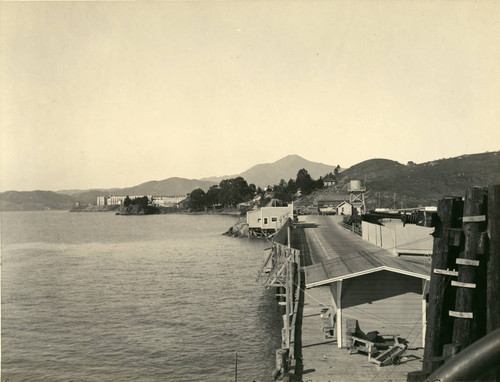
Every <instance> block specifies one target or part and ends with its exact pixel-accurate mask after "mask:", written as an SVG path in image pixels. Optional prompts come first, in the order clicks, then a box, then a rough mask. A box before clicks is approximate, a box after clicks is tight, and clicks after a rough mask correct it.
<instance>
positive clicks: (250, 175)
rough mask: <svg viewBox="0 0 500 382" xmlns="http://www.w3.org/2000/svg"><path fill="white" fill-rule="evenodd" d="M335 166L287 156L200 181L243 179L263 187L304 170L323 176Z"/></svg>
mask: <svg viewBox="0 0 500 382" xmlns="http://www.w3.org/2000/svg"><path fill="white" fill-rule="evenodd" d="M335 167H337V166H330V165H326V164H323V163H318V162H311V161H308V160H307V159H304V158H302V157H300V156H298V155H288V156H286V157H284V158H281V159H280V160H277V161H276V162H273V163H263V164H258V165H255V166H253V167H251V168H249V169H248V170H246V171H244V172H242V173H240V174H236V175H231V176H223V177H211V178H203V179H202V180H210V181H214V182H217V183H220V181H221V180H223V179H229V178H235V177H237V176H241V177H243V179H245V180H246V181H247V182H248V183H249V184H250V183H253V184H255V185H256V186H260V187H265V186H268V185H274V184H278V183H279V182H280V180H281V179H285V180H286V181H288V180H289V179H295V178H296V177H297V172H298V171H299V170H300V169H302V168H305V169H306V170H307V171H308V172H309V174H310V175H311V176H312V177H313V178H314V179H316V178H319V177H320V176H324V175H326V174H328V173H329V172H333V171H334V170H335Z"/></svg>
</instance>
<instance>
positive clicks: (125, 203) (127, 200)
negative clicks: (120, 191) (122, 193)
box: [123, 195, 132, 207]
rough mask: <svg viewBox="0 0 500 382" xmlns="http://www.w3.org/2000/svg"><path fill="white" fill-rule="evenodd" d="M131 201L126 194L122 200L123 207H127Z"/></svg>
mask: <svg viewBox="0 0 500 382" xmlns="http://www.w3.org/2000/svg"><path fill="white" fill-rule="evenodd" d="M131 203H132V200H130V198H129V197H128V195H127V196H126V197H125V200H124V201H123V205H124V206H125V207H128V206H130V204H131Z"/></svg>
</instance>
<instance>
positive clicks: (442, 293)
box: [422, 197, 463, 374]
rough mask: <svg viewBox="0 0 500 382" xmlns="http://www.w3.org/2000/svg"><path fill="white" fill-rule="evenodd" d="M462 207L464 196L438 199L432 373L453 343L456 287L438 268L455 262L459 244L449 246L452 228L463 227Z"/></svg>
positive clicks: (428, 354)
mask: <svg viewBox="0 0 500 382" xmlns="http://www.w3.org/2000/svg"><path fill="white" fill-rule="evenodd" d="M462 208H463V202H462V201H461V198H456V197H449V198H444V199H441V200H440V201H439V202H438V210H437V219H436V220H435V222H434V224H433V225H434V227H435V231H434V234H433V235H434V244H433V254H432V267H431V269H432V270H431V272H432V274H431V279H430V282H429V298H428V306H427V314H426V316H427V326H426V331H425V350H424V360H423V369H422V371H423V373H424V374H426V373H427V374H430V373H432V372H433V371H434V370H436V369H437V368H438V367H439V366H440V364H441V363H442V362H441V363H440V362H436V358H438V357H441V356H442V351H443V345H445V344H447V343H450V341H451V338H452V325H451V323H452V322H453V321H452V320H451V319H450V317H449V316H448V310H449V309H452V308H453V306H454V303H453V300H454V293H453V292H454V290H453V289H451V288H450V286H449V281H450V277H451V276H446V275H443V274H437V273H434V269H448V268H450V267H451V268H453V267H454V266H455V265H454V263H455V259H456V257H457V255H458V250H459V248H458V247H451V246H449V230H450V228H458V227H460V225H461V221H460V219H459V218H460V217H461V216H462Z"/></svg>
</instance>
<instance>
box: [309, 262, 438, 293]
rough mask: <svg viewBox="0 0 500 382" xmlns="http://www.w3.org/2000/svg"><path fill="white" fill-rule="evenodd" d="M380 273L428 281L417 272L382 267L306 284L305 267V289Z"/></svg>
mask: <svg viewBox="0 0 500 382" xmlns="http://www.w3.org/2000/svg"><path fill="white" fill-rule="evenodd" d="M380 271H389V272H394V273H399V274H402V275H406V276H411V277H417V278H420V279H422V280H430V275H424V274H422V273H418V272H411V271H408V270H404V269H398V268H394V267H389V266H387V265H382V266H380V267H376V268H370V269H365V270H362V271H359V272H354V273H348V274H345V275H340V276H337V277H333V278H329V279H325V280H320V281H315V282H313V283H310V284H308V283H307V267H306V288H314V287H318V286H322V285H327V284H330V283H334V282H337V281H342V280H346V279H352V278H354V277H359V276H363V275H367V274H369V273H375V272H380Z"/></svg>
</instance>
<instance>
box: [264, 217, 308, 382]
mask: <svg viewBox="0 0 500 382" xmlns="http://www.w3.org/2000/svg"><path fill="white" fill-rule="evenodd" d="M292 225H293V224H292V222H291V221H290V220H289V221H288V222H287V223H285V225H284V226H283V227H282V228H281V229H280V230H279V231H278V232H277V234H276V235H275V237H274V240H273V242H272V246H271V248H270V252H269V254H268V256H267V258H266V260H265V262H264V264H263V265H262V268H261V270H260V271H259V275H258V279H259V280H260V281H261V282H263V283H264V285H265V287H266V288H271V287H273V288H274V289H275V294H276V299H277V300H278V304H279V305H281V306H284V308H285V314H284V315H283V328H282V332H281V334H282V344H281V348H280V349H277V350H276V371H275V377H277V376H278V375H281V376H284V375H285V374H286V373H287V372H288V371H289V370H291V369H293V368H294V367H295V324H296V320H297V311H298V307H299V293H300V288H298V287H297V286H298V285H300V281H301V280H300V251H299V250H298V249H295V248H291V246H290V230H291V227H292Z"/></svg>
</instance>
